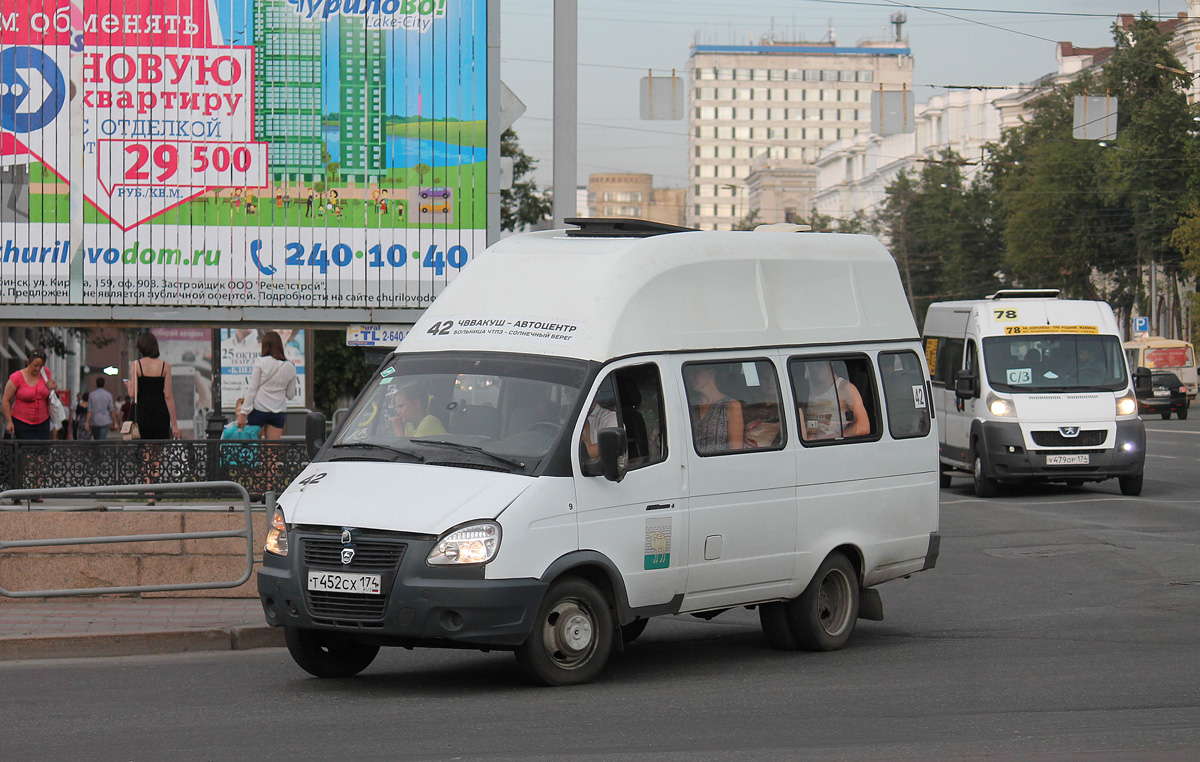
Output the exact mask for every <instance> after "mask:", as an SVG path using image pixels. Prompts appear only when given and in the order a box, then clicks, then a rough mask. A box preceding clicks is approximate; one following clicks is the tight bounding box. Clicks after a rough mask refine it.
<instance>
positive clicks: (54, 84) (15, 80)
mask: <svg viewBox="0 0 1200 762" xmlns="http://www.w3.org/2000/svg"><path fill="white" fill-rule="evenodd" d="M31 72H32V74H30V73H31ZM34 77H37V78H40V79H41V80H42V81H43V82H45V88H44V92H45V95H44V100H43V101H42V102H41V104H40V105H39V104H37V103H36V102H35V103H26V101H27V100H29V98H30V97H31V96H32V95H33V88H31V87H30V84H29V83H30V80H31V79H32V78H34ZM66 102H67V82H66V80H65V79H64V78H63V75H62V71H60V70H59V68H58V64H56V63H54V59H53V58H51V57H50V56H48V55H46V54H45V53H43V52H42V51H41V50H38V49H37V48H31V47H26V46H16V47H11V48H5V49H4V50H2V51H0V127H3V128H4V129H6V130H8V131H9V132H19V133H24V132H35V131H37V130H40V129H42V128H43V127H45V126H46V125H48V124H50V123H51V122H53V121H54V119H55V117H57V116H58V112H59V111H62V107H63V105H64V104H65V103H66ZM35 107H36V108H35Z"/></svg>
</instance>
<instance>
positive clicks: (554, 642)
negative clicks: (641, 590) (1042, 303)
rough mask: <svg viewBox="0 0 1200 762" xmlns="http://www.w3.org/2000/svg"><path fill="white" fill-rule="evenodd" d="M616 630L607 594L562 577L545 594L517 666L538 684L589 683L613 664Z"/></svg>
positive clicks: (518, 649) (582, 581)
mask: <svg viewBox="0 0 1200 762" xmlns="http://www.w3.org/2000/svg"><path fill="white" fill-rule="evenodd" d="M615 630H616V627H615V625H614V624H613V615H612V609H611V607H610V606H609V603H608V600H607V599H606V598H605V597H604V594H603V593H601V592H600V590H598V589H597V588H596V586H595V585H593V584H592V583H591V582H588V581H587V580H584V579H581V578H579V577H563V578H561V579H559V580H558V581H556V582H555V583H554V584H552V585H551V586H550V589H549V590H547V591H546V597H545V598H544V599H543V600H542V605H541V607H540V608H539V609H538V618H537V620H536V621H535V622H534V625H533V632H531V633H530V634H529V637H528V638H526V640H525V642H524V643H522V644H521V646H520V647H519V648H517V652H516V656H517V664H518V665H519V666H520V668H521V671H522V672H523V673H524V674H525V677H526V678H528V679H529V680H530V681H531V682H533V683H536V684H538V685H552V686H558V685H581V684H583V683H587V682H590V681H591V680H593V679H595V677H596V676H597V675H598V674H600V670H602V669H604V664H605V663H606V662H607V661H608V654H609V652H611V651H612V647H613V633H614V631H615Z"/></svg>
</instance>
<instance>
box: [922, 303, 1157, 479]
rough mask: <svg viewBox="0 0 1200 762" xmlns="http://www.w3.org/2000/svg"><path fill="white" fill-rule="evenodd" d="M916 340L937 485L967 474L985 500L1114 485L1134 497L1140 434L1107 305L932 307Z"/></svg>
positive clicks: (1141, 455)
mask: <svg viewBox="0 0 1200 762" xmlns="http://www.w3.org/2000/svg"><path fill="white" fill-rule="evenodd" d="M924 338H925V357H926V359H927V361H928V364H929V367H930V369H931V373H932V374H933V390H934V391H933V402H934V408H935V410H936V412H937V418H938V427H937V428H938V439H939V442H940V446H941V462H942V473H941V484H942V486H944V487H948V486H950V480H951V477H952V476H954V475H957V474H961V475H963V476H970V477H972V478H973V479H974V487H975V494H976V495H978V496H979V497H991V496H993V495H995V494H996V489H997V485H998V484H999V483H1001V482H1005V481H1025V480H1040V481H1057V482H1066V483H1067V484H1073V485H1079V484H1083V483H1084V482H1091V481H1103V480H1105V479H1111V478H1114V477H1116V478H1117V480H1118V481H1119V483H1120V486H1121V492H1122V493H1123V494H1126V495H1138V494H1141V491H1142V477H1143V469H1144V466H1145V462H1146V430H1145V427H1144V426H1143V425H1142V421H1141V420H1140V419H1139V418H1138V414H1137V399H1136V398H1135V396H1134V391H1133V388H1132V387H1131V385H1130V374H1129V369H1128V367H1126V365H1125V354H1124V352H1123V351H1122V347H1121V337H1120V335H1119V330H1118V327H1117V321H1116V318H1115V317H1114V316H1113V311H1112V308H1111V307H1109V306H1108V304H1106V303H1105V302H1097V301H1075V300H1069V299H1060V298H1059V292H1058V291H1056V290H1053V289H1044V290H1034V289H1030V290H1016V289H1014V290H1008V291H998V292H997V293H995V294H993V295H992V296H990V297H988V298H986V299H979V300H974V301H960V302H939V303H936V304H931V305H930V306H929V312H928V313H926V315H925V331H924Z"/></svg>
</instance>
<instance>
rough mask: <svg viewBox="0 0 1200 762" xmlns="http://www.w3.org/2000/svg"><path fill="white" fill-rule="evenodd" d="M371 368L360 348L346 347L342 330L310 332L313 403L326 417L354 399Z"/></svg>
mask: <svg viewBox="0 0 1200 762" xmlns="http://www.w3.org/2000/svg"><path fill="white" fill-rule="evenodd" d="M372 370H373V368H372V367H371V366H370V365H369V364H368V363H367V360H366V356H365V355H364V354H363V351H362V349H360V348H358V347H349V346H346V332H345V331H315V332H314V333H313V364H312V374H313V405H315V407H316V409H317V410H319V411H321V412H322V413H324V414H325V415H326V417H329V418H332V416H333V412H334V411H335V410H337V409H338V408H339V407H346V406H348V405H349V404H350V402H351V401H353V400H354V398H355V396H357V395H358V391H359V390H360V389H362V388H363V386H364V385H366V383H367V381H368V380H369V379H370V377H371V371H372Z"/></svg>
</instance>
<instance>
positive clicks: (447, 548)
mask: <svg viewBox="0 0 1200 762" xmlns="http://www.w3.org/2000/svg"><path fill="white" fill-rule="evenodd" d="M499 549H500V525H499V524H497V523H496V522H494V521H481V522H479V523H477V524H468V525H467V526H465V527H459V528H458V529H455V530H453V531H450V532H447V533H446V534H445V535H443V536H442V537H441V538H440V539H439V540H438V541H437V543H436V544H435V545H434V546H433V550H432V551H431V552H430V553H429V558H426V559H425V562H426V563H427V564H429V565H430V566H451V565H456V564H486V563H487V562H488V561H491V560H492V559H493V558H495V557H496V551H497V550H499Z"/></svg>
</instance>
